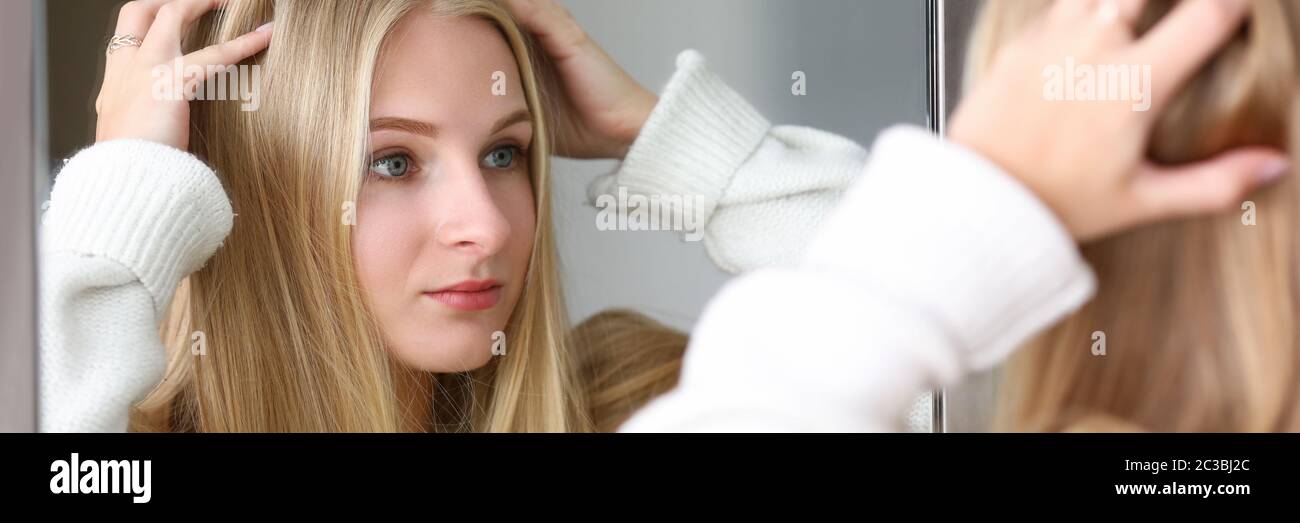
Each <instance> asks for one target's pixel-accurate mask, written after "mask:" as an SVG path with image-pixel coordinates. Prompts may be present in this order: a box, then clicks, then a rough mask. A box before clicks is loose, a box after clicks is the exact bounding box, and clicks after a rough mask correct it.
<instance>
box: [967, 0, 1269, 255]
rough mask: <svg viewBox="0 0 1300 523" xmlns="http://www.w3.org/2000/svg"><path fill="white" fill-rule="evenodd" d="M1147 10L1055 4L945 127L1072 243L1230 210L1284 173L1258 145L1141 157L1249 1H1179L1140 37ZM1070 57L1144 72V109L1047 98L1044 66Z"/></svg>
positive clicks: (1133, 1) (1073, 0)
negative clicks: (1054, 219) (1205, 154)
mask: <svg viewBox="0 0 1300 523" xmlns="http://www.w3.org/2000/svg"><path fill="white" fill-rule="evenodd" d="M1144 6H1145V0H1058V1H1057V2H1056V4H1055V5H1054V6H1052V8H1051V9H1049V10H1048V12H1047V13H1046V14H1044V15H1043V16H1042V17H1041V18H1040V19H1039V20H1037V21H1036V22H1035V25H1032V26H1030V27H1029V29H1028V30H1027V31H1025V32H1024V33H1023V34H1021V35H1020V36H1019V37H1017V38H1016V39H1015V40H1012V41H1011V42H1009V43H1008V44H1007V45H1006V46H1004V47H1003V48H1002V49H1000V50H999V51H998V55H997V57H996V59H995V60H994V63H993V65H992V67H991V68H990V70H989V71H988V74H987V76H986V77H985V78H984V79H983V81H981V82H979V83H978V84H977V85H976V86H975V89H974V90H973V91H971V94H970V96H968V97H967V99H966V100H965V101H964V102H963V103H962V104H961V107H959V108H958V110H957V112H956V114H955V116H954V118H953V122H952V125H951V127H950V132H949V133H948V135H949V138H950V139H951V140H953V141H954V142H957V143H960V144H963V145H965V146H967V147H969V148H971V149H974V150H975V151H976V152H979V153H980V154H981V155H982V156H984V157H985V158H987V159H989V160H991V161H993V162H994V163H996V164H998V165H999V166H1001V167H1002V168H1003V169H1004V170H1006V171H1008V172H1009V173H1010V174H1012V175H1013V176H1015V177H1016V178H1019V179H1020V181H1021V182H1023V183H1024V184H1025V185H1026V186H1028V187H1029V188H1030V189H1031V190H1032V191H1033V192H1034V193H1035V194H1036V195H1037V196H1038V197H1039V198H1040V199H1042V200H1043V201H1044V202H1045V203H1046V204H1047V205H1048V206H1049V207H1051V208H1052V210H1053V211H1055V212H1056V214H1057V215H1058V217H1059V218H1060V219H1061V221H1062V223H1064V225H1065V227H1066V228H1067V229H1068V230H1069V231H1070V233H1071V234H1073V235H1074V237H1075V238H1076V239H1078V240H1090V239H1096V238H1100V237H1103V236H1106V235H1109V234H1112V233H1115V232H1118V231H1120V230H1123V229H1126V228H1128V227H1132V226H1136V225H1139V224H1142V223H1147V222H1152V221H1157V220H1161V219H1166V218H1173V217H1179V216H1189V215H1196V214H1205V213H1210V212H1215V211H1219V210H1226V209H1228V208H1233V207H1235V206H1237V205H1239V204H1240V198H1241V197H1242V196H1243V195H1245V194H1246V193H1248V192H1249V191H1251V190H1254V189H1256V188H1258V187H1260V186H1261V185H1262V184H1265V183H1268V182H1271V181H1274V180H1276V179H1278V178H1279V177H1280V176H1282V175H1283V174H1284V173H1286V172H1287V171H1288V170H1289V169H1290V166H1289V163H1288V161H1287V158H1286V156H1284V155H1283V154H1282V153H1280V152H1279V151H1276V150H1272V149H1269V148H1264V147H1248V148H1239V149H1236V150H1231V151H1227V152H1225V153H1223V154H1221V155H1219V156H1218V157H1215V158H1212V159H1210V160H1207V161H1204V162H1199V163H1195V164H1188V165H1177V166H1159V165H1155V164H1153V163H1152V162H1150V161H1148V160H1147V159H1146V151H1147V145H1148V140H1149V138H1150V134H1151V130H1152V128H1153V126H1154V125H1155V124H1156V121H1157V117H1158V116H1159V115H1160V113H1161V111H1162V110H1163V109H1164V107H1165V106H1166V105H1167V104H1168V103H1169V102H1171V101H1173V99H1174V98H1175V95H1177V93H1178V92H1179V90H1180V89H1181V88H1182V85H1183V84H1184V83H1186V82H1187V81H1188V79H1190V78H1191V77H1193V76H1194V75H1195V74H1196V73H1197V72H1198V71H1199V70H1200V69H1201V67H1202V66H1203V65H1204V64H1205V63H1206V62H1207V61H1208V60H1209V59H1210V58H1211V57H1213V56H1214V55H1215V54H1216V52H1217V50H1218V49H1219V48H1220V47H1222V46H1223V45H1224V44H1225V43H1226V42H1227V41H1228V40H1229V39H1230V38H1231V37H1232V36H1233V35H1234V34H1235V33H1236V31H1237V29H1238V28H1239V27H1240V26H1241V23H1242V20H1243V18H1244V17H1245V13H1246V11H1247V9H1248V8H1249V6H1248V5H1247V2H1246V0H1188V1H1184V2H1180V3H1179V4H1178V6H1177V7H1176V8H1175V9H1174V10H1173V11H1172V12H1171V13H1170V14H1168V15H1167V16H1166V17H1165V18H1164V19H1163V20H1161V22H1160V24H1159V25H1157V26H1156V27H1154V28H1153V29H1151V30H1150V31H1149V32H1148V33H1146V34H1145V35H1144V36H1143V38H1141V39H1137V38H1135V37H1134V26H1135V25H1136V23H1135V20H1137V18H1138V15H1139V14H1140V13H1141V12H1142V9H1143V7H1144ZM1067 57H1072V58H1073V59H1074V60H1076V61H1077V62H1078V63H1085V64H1093V65H1123V66H1139V67H1147V68H1149V70H1150V72H1151V74H1150V76H1149V78H1150V82H1148V83H1150V85H1147V86H1145V88H1146V90H1147V92H1148V93H1149V95H1150V98H1149V101H1150V107H1149V110H1146V111H1142V110H1138V109H1137V107H1135V106H1134V103H1133V101H1132V100H1125V101H1053V100H1048V99H1047V97H1046V96H1045V95H1044V75H1043V74H1044V73H1043V71H1044V66H1045V65H1047V64H1061V63H1064V62H1065V60H1066V59H1067ZM1066 81H1074V80H1073V79H1067V80H1066Z"/></svg>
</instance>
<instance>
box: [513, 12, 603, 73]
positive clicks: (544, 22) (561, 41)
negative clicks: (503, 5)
mask: <svg viewBox="0 0 1300 523" xmlns="http://www.w3.org/2000/svg"><path fill="white" fill-rule="evenodd" d="M508 6H509V8H510V10H511V12H512V13H514V14H515V17H516V18H518V19H519V23H520V24H521V25H523V26H524V28H525V29H527V30H528V32H530V33H532V34H533V35H534V36H536V37H537V39H538V41H540V42H541V44H542V46H543V47H545V48H546V51H547V53H548V54H550V55H551V56H553V57H555V58H556V59H559V60H563V59H565V58H568V57H569V56H571V55H572V54H574V53H575V52H576V51H577V50H578V49H579V48H581V47H582V46H584V45H586V44H587V42H588V38H587V32H586V31H584V30H583V29H582V26H581V25H579V24H578V21H577V20H574V19H573V16H572V15H570V14H569V11H568V10H566V9H565V8H564V7H563V6H561V5H559V4H558V3H556V2H555V1H554V0H510V1H509V2H508Z"/></svg>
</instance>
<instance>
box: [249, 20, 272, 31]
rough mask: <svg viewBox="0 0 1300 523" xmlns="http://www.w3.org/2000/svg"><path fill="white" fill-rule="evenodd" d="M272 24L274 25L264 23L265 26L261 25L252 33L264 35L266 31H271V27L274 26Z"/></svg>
mask: <svg viewBox="0 0 1300 523" xmlns="http://www.w3.org/2000/svg"><path fill="white" fill-rule="evenodd" d="M274 23H275V22H274V21H271V22H267V23H265V24H262V26H261V27H258V28H257V29H254V30H253V31H254V32H260V33H265V32H267V31H270V30H271V25H272V24H274Z"/></svg>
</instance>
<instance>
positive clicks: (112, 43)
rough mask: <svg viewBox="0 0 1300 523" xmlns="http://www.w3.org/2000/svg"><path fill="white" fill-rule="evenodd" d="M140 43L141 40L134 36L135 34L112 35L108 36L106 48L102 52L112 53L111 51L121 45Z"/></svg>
mask: <svg viewBox="0 0 1300 523" xmlns="http://www.w3.org/2000/svg"><path fill="white" fill-rule="evenodd" d="M141 43H142V42H141V41H140V39H139V38H136V37H135V35H131V34H117V35H113V38H110V39H109V40H108V50H107V51H104V54H105V55H111V54H113V51H116V50H118V49H121V48H123V47H140V44H141Z"/></svg>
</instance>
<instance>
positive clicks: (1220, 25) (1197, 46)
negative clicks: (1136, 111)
mask: <svg viewBox="0 0 1300 523" xmlns="http://www.w3.org/2000/svg"><path fill="white" fill-rule="evenodd" d="M1248 7H1249V5H1248V4H1247V1H1246V0H1187V1H1184V2H1179V3H1178V6H1177V7H1175V8H1174V10H1173V11H1172V12H1170V13H1169V14H1168V15H1166V16H1165V18H1164V20H1161V21H1160V23H1159V24H1157V25H1156V27H1155V28H1153V29H1152V30H1151V31H1150V32H1148V33H1147V34H1146V36H1145V37H1144V38H1142V40H1140V41H1139V42H1138V43H1137V46H1136V47H1135V54H1136V56H1135V58H1134V60H1135V61H1136V62H1137V63H1142V64H1152V77H1151V82H1152V85H1151V90H1152V94H1153V98H1154V100H1155V103H1156V106H1157V107H1159V106H1161V102H1167V101H1168V100H1169V99H1171V98H1173V95H1174V94H1175V93H1177V92H1178V90H1179V89H1180V88H1181V87H1182V84H1183V83H1184V82H1186V81H1187V79H1188V78H1190V77H1192V75H1194V74H1196V72H1197V71H1198V70H1200V68H1201V66H1202V65H1204V64H1205V62H1207V61H1208V60H1209V59H1210V57H1212V56H1214V54H1215V53H1216V52H1217V51H1218V50H1219V48H1221V47H1223V45H1224V44H1225V43H1226V42H1227V41H1228V39H1229V38H1230V37H1232V36H1233V35H1234V34H1236V32H1237V28H1239V27H1240V26H1241V23H1242V20H1243V19H1244V18H1245V17H1246V12H1247V9H1248Z"/></svg>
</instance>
